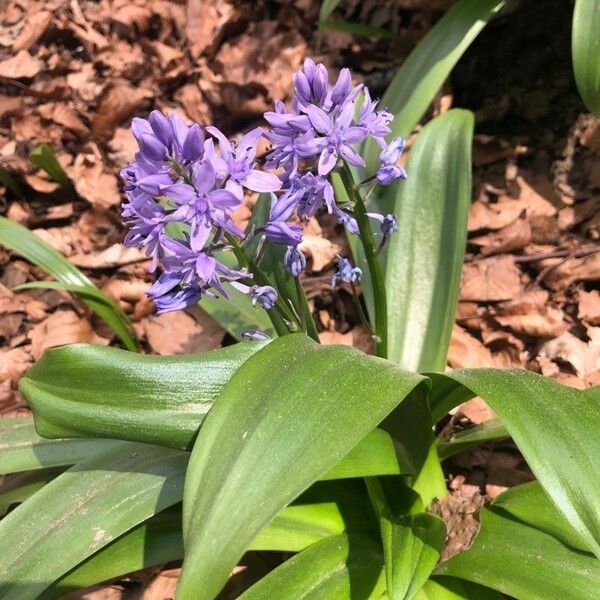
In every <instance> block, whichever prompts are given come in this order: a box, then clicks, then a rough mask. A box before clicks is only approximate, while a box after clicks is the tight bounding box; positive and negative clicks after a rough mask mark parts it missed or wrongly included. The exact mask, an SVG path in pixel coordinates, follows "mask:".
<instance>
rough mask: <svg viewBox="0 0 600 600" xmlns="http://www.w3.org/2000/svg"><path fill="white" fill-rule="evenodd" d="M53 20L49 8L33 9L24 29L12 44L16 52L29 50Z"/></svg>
mask: <svg viewBox="0 0 600 600" xmlns="http://www.w3.org/2000/svg"><path fill="white" fill-rule="evenodd" d="M51 22H52V13H51V12H50V11H47V10H34V11H31V12H30V13H29V14H28V15H27V17H26V19H25V24H24V25H23V29H21V32H20V33H19V35H18V36H17V38H16V39H15V41H14V42H13V45H12V49H13V51H14V52H18V51H19V50H29V48H31V46H33V45H34V44H35V43H36V42H37V41H38V40H39V39H40V38H41V37H42V35H44V33H45V31H46V29H48V26H49V25H50V23H51Z"/></svg>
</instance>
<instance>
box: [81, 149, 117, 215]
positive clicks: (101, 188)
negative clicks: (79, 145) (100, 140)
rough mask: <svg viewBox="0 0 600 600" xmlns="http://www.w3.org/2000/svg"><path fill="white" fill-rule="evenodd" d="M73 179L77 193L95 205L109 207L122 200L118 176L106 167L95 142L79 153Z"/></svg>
mask: <svg viewBox="0 0 600 600" xmlns="http://www.w3.org/2000/svg"><path fill="white" fill-rule="evenodd" d="M72 180H73V182H74V184H75V189H76V190H77V193H78V194H79V195H80V196H81V197H82V198H85V199H86V200H87V201H88V202H89V203H90V204H91V205H92V206H94V207H97V208H109V207H110V206H116V205H118V204H120V202H121V195H120V194H119V186H118V182H117V178H116V176H115V175H114V173H113V172H112V171H110V170H108V169H107V168H106V165H105V164H104V162H103V160H102V156H101V154H100V150H98V146H96V144H94V143H93V142H90V143H89V144H87V145H86V146H85V148H84V152H82V153H81V154H78V155H77V158H76V159H75V164H74V165H73V168H72Z"/></svg>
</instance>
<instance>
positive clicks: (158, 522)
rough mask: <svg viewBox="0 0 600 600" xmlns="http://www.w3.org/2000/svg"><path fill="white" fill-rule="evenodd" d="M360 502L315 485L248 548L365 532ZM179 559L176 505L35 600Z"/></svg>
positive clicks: (351, 493)
mask: <svg viewBox="0 0 600 600" xmlns="http://www.w3.org/2000/svg"><path fill="white" fill-rule="evenodd" d="M362 500H364V495H363V496H362V497H361V495H360V494H358V493H357V491H356V490H355V489H353V488H352V487H351V486H348V485H342V484H339V483H335V484H331V483H327V484H323V483H318V484H316V485H315V486H313V487H312V488H311V489H310V490H308V491H307V492H306V493H305V494H303V495H302V496H301V497H300V498H298V500H297V501H296V502H295V503H294V504H292V505H291V506H288V507H286V508H285V509H284V510H283V511H282V512H281V513H280V514H279V515H277V516H276V517H275V519H274V520H273V521H272V522H271V523H270V524H269V525H268V526H267V527H266V528H265V529H263V530H262V531H261V532H260V533H259V535H258V536H257V537H256V539H255V540H254V541H253V542H252V544H251V546H250V548H251V549H254V550H263V549H267V550H274V549H277V550H282V551H287V552H299V551H301V550H303V549H304V548H306V547H307V546H309V545H310V544H313V543H316V542H318V541H320V540H322V539H325V538H327V537H330V536H332V535H338V534H340V533H343V532H344V531H354V532H361V531H368V529H369V525H370V523H369V520H368V518H367V516H366V515H365V514H362V513H361V512H360V508H361V507H362V506H364V504H362ZM181 558H183V538H182V532H181V506H180V505H177V506H175V507H173V508H171V509H168V510H166V511H163V512H162V513H160V514H158V515H155V516H154V517H152V518H151V519H150V520H149V521H147V522H145V523H143V524H142V525H139V526H138V527H136V528H134V529H132V530H131V531H129V532H128V533H126V534H125V535H123V536H121V537H120V538H118V539H117V540H115V541H114V542H111V543H110V544H108V545H107V546H105V547H104V548H102V549H101V550H100V551H98V552H97V553H96V554H94V555H93V556H91V557H89V558H88V559H87V560H85V561H84V562H82V563H81V564H80V565H79V566H78V567H77V568H76V569H74V570H73V571H71V572H70V573H69V574H67V575H66V576H64V577H63V578H62V579H60V580H59V581H58V582H57V583H56V584H54V585H53V586H51V587H50V588H49V589H48V590H46V592H45V593H43V594H42V595H41V596H40V600H42V599H44V600H48V599H49V598H56V597H57V596H60V595H62V594H65V593H67V592H69V591H72V590H75V589H78V588H85V587H89V586H91V585H94V584H96V583H100V582H102V581H106V580H107V579H112V578H114V577H119V576H122V575H125V574H127V573H131V572H133V571H137V570H140V569H144V568H148V567H152V566H154V565H158V564H164V563H167V562H169V561H172V560H179V559H181Z"/></svg>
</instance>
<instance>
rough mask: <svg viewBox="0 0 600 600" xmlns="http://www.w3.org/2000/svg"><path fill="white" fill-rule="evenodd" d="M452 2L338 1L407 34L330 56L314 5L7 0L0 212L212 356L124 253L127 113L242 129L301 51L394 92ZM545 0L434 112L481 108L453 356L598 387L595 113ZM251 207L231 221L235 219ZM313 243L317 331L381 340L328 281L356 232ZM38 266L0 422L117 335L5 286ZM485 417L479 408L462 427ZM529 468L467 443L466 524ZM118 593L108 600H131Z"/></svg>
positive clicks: (598, 141) (17, 299)
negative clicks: (41, 380) (36, 154)
mask: <svg viewBox="0 0 600 600" xmlns="http://www.w3.org/2000/svg"><path fill="white" fill-rule="evenodd" d="M449 4H451V2H444V1H438V2H434V1H433V0H429V1H427V0H422V1H420V2H419V1H417V0H412V1H410V0H396V1H395V2H390V1H388V2H376V1H375V0H372V1H366V2H361V3H359V2H357V1H355V0H351V1H348V2H345V3H343V4H342V8H340V9H338V11H337V12H336V13H335V14H334V17H335V18H345V19H348V20H352V21H360V22H362V23H366V24H369V25H374V26H377V27H386V28H389V29H391V30H392V31H394V32H397V33H399V34H400V37H399V39H395V40H389V39H369V38H364V37H356V36H350V35H348V34H345V33H339V32H326V33H325V35H324V36H323V40H322V43H321V45H320V47H319V49H318V50H317V36H316V34H315V32H314V27H313V23H314V22H315V21H316V19H317V15H318V8H319V3H318V2H316V1H313V0H296V1H295V2H293V1H286V2H275V1H273V2H266V1H263V2H256V3H255V2H233V1H232V2H225V1H224V0H203V1H202V2H188V3H186V2H184V1H181V2H177V1H173V2H168V1H160V0H154V1H153V0H137V1H136V2H130V1H129V0H127V1H126V0H114V1H112V2H109V1H108V0H101V1H99V2H92V1H82V0H79V1H78V0H72V1H71V2H62V1H60V0H43V1H41V2H31V1H27V0H20V1H16V0H13V1H8V2H5V3H4V9H3V13H2V16H1V22H2V26H3V27H2V30H1V32H0V167H1V168H2V169H4V170H6V171H7V172H9V173H10V174H12V175H13V177H14V178H15V179H16V180H17V182H18V184H19V186H20V187H21V189H22V194H21V195H15V194H14V193H13V192H11V191H10V190H6V189H5V188H3V187H0V213H2V214H5V215H6V216H8V217H9V218H11V219H14V220H16V221H19V222H21V223H23V224H25V225H26V226H28V227H29V228H30V229H33V230H35V232H36V234H38V235H40V236H41V237H42V238H43V239H45V240H46V241H48V242H49V243H50V244H51V245H53V246H54V247H55V248H57V249H58V250H60V251H61V252H62V253H63V254H65V255H66V256H69V257H70V259H71V260H72V261H73V262H74V263H75V264H77V265H78V266H80V267H82V269H83V270H84V271H85V272H86V273H87V274H88V275H89V276H90V277H91V278H92V279H93V280H94V281H95V282H96V283H97V284H98V285H99V286H100V287H101V288H102V289H103V290H104V291H105V292H106V293H107V294H109V295H110V296H112V297H113V298H115V299H116V300H117V301H118V302H119V303H120V304H121V305H122V307H123V308H124V309H125V310H126V311H127V312H128V313H129V314H130V315H131V316H132V319H133V321H134V323H135V326H136V329H137V331H138V334H139V335H140V337H141V339H142V340H143V344H144V347H145V349H146V350H147V351H148V352H154V353H161V354H174V353H182V352H193V351H204V350H208V349H211V348H216V347H219V346H220V345H221V344H222V343H223V342H224V341H227V339H226V334H225V332H224V330H223V329H222V328H221V327H220V326H219V325H218V324H217V323H216V322H214V321H213V320H212V319H211V318H210V317H208V316H207V315H206V314H204V313H202V311H200V310H198V311H193V312H192V313H190V314H186V313H172V314H167V315H163V316H161V317H156V316H154V315H153V307H152V305H151V303H150V302H149V301H148V300H147V299H146V297H145V295H144V292H145V290H146V289H147V288H148V287H149V286H150V284H151V281H152V278H151V276H149V275H148V273H147V261H145V259H144V257H143V256H142V255H141V254H140V253H139V252H137V251H133V250H124V249H123V247H122V246H121V245H120V241H121V239H122V235H123V230H122V227H121V225H120V222H119V204H120V202H121V194H120V191H119V185H118V180H117V173H118V171H119V169H120V168H121V167H122V166H123V165H124V163H125V162H127V161H128V160H129V159H130V158H131V156H132V154H133V152H134V143H133V139H132V137H131V134H130V132H129V129H128V125H129V122H130V119H131V117H132V116H135V115H143V114H146V113H147V112H148V111H149V110H151V109H152V108H154V107H156V108H161V109H167V110H177V111H179V112H180V113H181V114H182V115H183V116H184V117H185V118H187V119H189V120H195V121H200V122H202V123H204V124H206V123H208V122H215V123H216V124H217V125H219V126H220V127H222V128H224V129H225V130H226V131H227V132H228V133H231V134H235V133H236V132H239V131H242V130H244V129H246V128H248V127H250V126H252V125H253V124H255V123H257V122H258V121H259V118H260V114H261V113H262V112H263V111H265V110H267V109H269V108H270V107H271V106H272V103H273V100H274V99H276V98H286V97H289V91H290V87H291V86H290V84H291V75H292V73H293V72H294V71H295V70H296V69H297V68H298V66H299V65H300V64H301V61H302V60H303V58H304V57H305V56H307V55H316V56H317V57H318V58H321V59H323V60H325V61H326V62H328V63H329V65H330V66H332V67H333V68H336V67H340V66H341V65H348V66H351V67H352V68H353V69H354V71H355V73H356V76H357V77H358V78H364V80H365V81H366V82H367V83H368V84H369V85H370V86H371V87H372V88H373V89H374V90H375V91H377V92H379V93H381V91H382V90H383V89H384V88H385V85H386V84H387V82H388V81H389V80H390V78H391V77H392V75H393V73H394V71H395V69H396V67H397V66H398V65H399V64H401V62H402V60H403V59H404V58H405V57H406V55H407V54H408V52H409V51H410V50H411V48H412V47H413V46H414V44H415V43H417V42H418V40H419V39H420V38H421V37H422V36H423V35H424V34H425V33H426V32H427V31H428V29H429V28H430V27H431V25H432V23H434V22H435V20H436V19H437V18H438V17H439V15H440V12H437V11H439V10H441V9H444V8H445V7H447V6H448V5H449ZM531 4H532V3H526V2H515V3H514V4H513V12H509V14H507V15H505V16H502V17H500V18H498V19H497V20H496V21H495V22H493V23H491V24H490V25H489V26H488V27H487V28H486V30H485V31H484V33H483V34H482V35H481V36H480V37H479V38H478V40H477V41H476V42H475V43H474V44H473V46H472V47H471V48H470V49H469V51H468V52H467V53H466V55H465V56H464V57H463V59H462V60H461V62H460V64H459V65H458V67H457V68H456V69H455V71H454V73H453V75H452V77H451V79H450V81H448V82H447V83H446V85H445V87H444V89H443V91H442V93H441V94H440V96H439V97H438V99H437V100H436V103H435V106H434V107H433V110H435V111H436V112H440V111H443V110H447V109H448V108H449V107H451V106H461V107H466V108H470V109H471V110H473V111H474V112H475V114H476V118H477V125H476V138H475V146H474V155H473V160H474V191H473V205H472V209H471V215H470V220H469V245H468V249H467V256H466V260H465V266H464V273H463V282H462V289H461V302H460V305H459V309H458V314H457V319H456V327H455V331H454V335H453V338H452V346H451V351H450V355H449V364H450V366H451V367H463V366H464V367H478V366H496V367H524V368H527V369H530V370H534V371H536V372H540V373H543V374H544V375H547V376H551V377H555V378H557V379H558V380H560V381H561V382H563V383H566V384H568V385H573V386H576V387H581V388H583V387H587V386H590V385H596V384H599V383H600V286H599V285H598V282H599V280H600V253H598V250H599V249H600V245H599V242H598V238H599V237H600V212H599V211H598V207H599V200H600V123H599V121H598V119H595V118H593V117H591V116H590V115H588V114H587V112H586V110H585V108H584V106H583V105H582V103H581V101H580V100H579V97H578V95H577V93H576V90H575V87H574V83H573V79H572V73H571V65H570V54H569V52H570V16H571V11H572V6H571V3H569V2H549V3H545V7H544V11H543V14H542V15H540V11H539V10H536V8H535V7H534V6H531ZM42 142H46V143H48V144H49V145H50V146H52V148H54V149H55V151H56V153H57V156H58V158H59V160H60V161H61V163H62V164H63V166H64V168H65V170H66V171H67V173H68V174H69V176H70V177H71V178H72V179H73V181H74V182H75V189H73V190H69V189H63V188H60V187H59V186H58V185H57V184H55V183H54V182H52V181H49V180H48V178H47V177H46V176H45V175H44V173H43V172H41V171H38V170H36V168H35V167H34V166H33V165H32V164H31V162H30V161H29V160H28V158H27V157H28V153H29V151H30V150H31V149H32V148H33V147H35V146H36V145H38V144H40V143H42ZM253 200H254V199H253V198H250V197H249V198H248V199H247V203H248V206H250V205H251V204H252V202H253ZM248 206H245V207H243V208H242V209H240V211H239V213H238V214H237V218H238V220H239V221H240V222H243V221H244V220H246V219H247V218H248V215H249V208H248ZM308 233H309V235H307V242H306V244H305V247H304V250H305V252H306V254H307V256H308V258H309V270H308V273H307V277H306V280H305V284H306V287H307V290H308V293H309V297H310V299H311V302H312V303H313V305H314V308H315V313H316V314H317V316H318V318H319V321H320V327H321V329H322V331H323V333H322V338H323V341H324V342H326V343H346V344H355V345H359V346H360V347H362V348H368V346H369V341H368V339H367V337H366V336H365V333H364V331H363V330H362V329H361V328H360V327H358V326H357V323H358V319H357V318H356V315H355V314H354V311H353V308H352V303H351V302H350V299H349V296H348V294H347V293H346V292H345V291H344V290H343V289H342V290H341V291H334V290H332V289H331V286H330V285H329V282H330V278H331V271H332V259H333V255H334V253H335V251H336V250H338V249H339V248H340V247H342V249H343V247H344V243H345V242H344V239H343V235H342V234H341V232H340V231H339V230H338V229H337V228H336V227H335V225H334V224H332V223H331V222H330V221H329V220H328V219H327V218H321V219H319V221H317V220H313V221H312V222H311V223H310V225H309V231H308ZM42 278H45V275H44V274H43V273H42V272H41V271H40V270H38V269H36V268H35V267H32V266H31V265H29V264H27V263H26V262H24V261H22V260H20V259H19V258H18V257H16V256H12V255H10V253H8V252H6V251H4V250H2V249H0V284H1V285H0V413H2V414H14V413H15V412H18V411H23V410H25V409H24V408H23V405H22V400H21V398H20V396H19V394H18V392H17V391H16V382H17V381H18V379H19V378H20V377H21V376H22V374H23V373H24V371H25V370H26V369H27V368H28V367H29V366H30V365H31V364H32V363H33V361H34V360H36V359H37V358H39V356H40V355H41V354H42V353H43V351H44V350H45V349H46V348H48V347H50V346H53V345H59V344H65V343H71V342H76V341H93V342H99V343H104V344H111V343H114V338H113V336H112V333H111V332H110V331H109V330H107V328H106V327H104V326H103V325H102V323H100V322H98V321H97V320H96V319H95V318H94V317H93V316H92V315H91V314H90V313H89V312H88V311H87V310H86V309H85V307H84V306H83V305H82V304H81V303H80V302H78V301H77V300H76V299H73V298H72V297H71V296H69V295H68V294H63V293H60V292H56V291H33V290H32V291H28V292H27V293H25V292H23V293H19V294H15V293H13V292H11V291H10V290H11V288H12V287H14V286H15V285H17V284H19V283H23V282H25V281H31V280H36V279H42ZM165 332H168V335H165ZM490 416H491V413H490V411H489V409H488V408H487V407H486V406H485V405H483V404H482V403H481V402H480V401H478V400H475V401H472V402H470V403H468V404H467V405H465V406H463V407H461V409H460V412H459V413H458V414H457V415H455V417H454V419H453V421H452V424H451V427H452V428H455V427H462V426H464V425H466V424H469V423H471V422H474V423H478V422H482V421H484V420H486V419H488V418H490ZM529 477H530V475H529V473H528V471H527V468H526V466H525V465H524V464H523V461H522V459H521V457H520V455H519V454H518V452H517V451H516V450H515V449H514V446H512V445H511V444H510V443H501V444H496V445H495V446H487V447H484V448H479V449H477V450H474V451H473V452H470V453H464V454H462V455H459V456H457V457H456V458H454V459H453V460H452V461H451V462H450V464H449V465H448V479H449V484H450V487H451V488H452V489H454V490H456V491H457V494H458V495H456V494H455V495H454V496H453V498H455V500H454V501H453V502H454V504H455V505H456V504H458V505H461V502H462V500H461V498H462V497H465V498H467V500H465V502H466V504H465V506H467V505H468V507H470V508H465V509H464V510H463V509H461V508H458V509H456V508H455V509H452V510H453V514H454V515H456V514H459V515H460V514H467V513H469V512H472V510H471V508H472V507H473V506H474V505H477V504H478V503H480V502H481V498H480V494H486V493H487V494H488V495H490V496H493V495H495V494H497V493H498V492H499V491H501V490H502V489H504V487H505V486H509V485H515V484H517V483H520V482H522V481H524V480H527V479H528V478H529ZM461 495H462V496H461ZM456 498H458V500H456ZM461 511H462V513H461ZM461 523H462V522H461ZM460 527H462V528H463V529H465V528H466V529H468V527H466V526H465V525H464V524H461V525H460ZM460 527H459V528H460ZM256 560H258V561H259V562H260V558H257V559H256ZM265 568H266V567H265ZM257 570H258V571H260V568H257V567H256V565H255V566H254V571H255V572H256V571H257ZM136 581H137V582H138V583H134V584H132V586H133V587H132V590H133V591H131V593H130V594H129V595H128V596H127V597H134V596H135V597H144V598H163V597H169V594H171V593H172V592H169V591H168V588H169V585H172V584H174V577H173V576H172V574H169V572H166V573H163V575H161V576H160V577H159V578H158V579H156V578H154V576H153V575H152V576H150V575H147V576H144V578H142V579H141V580H140V579H139V578H138V579H137V580H136ZM140 581H143V582H144V583H143V585H142V586H141V587H140V585H139V582H140ZM147 586H150V587H147ZM153 586H154V587H153ZM161 586H162V587H161ZM125 588H127V585H126V586H125ZM123 589H124V588H123V586H118V587H116V588H110V589H108V590H104V591H103V592H102V594H104V595H103V596H102V597H104V598H112V597H115V598H116V597H122V595H123ZM140 590H146V591H145V592H142V591H140ZM152 590H155V591H152ZM157 590H158V591H157ZM111 594H113V595H111ZM131 594H133V596H132V595H131Z"/></svg>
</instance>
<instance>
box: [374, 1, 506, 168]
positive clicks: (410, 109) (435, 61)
mask: <svg viewBox="0 0 600 600" xmlns="http://www.w3.org/2000/svg"><path fill="white" fill-rule="evenodd" d="M503 5H504V0H459V1H458V2H457V3H456V4H455V5H454V6H453V7H452V8H451V9H450V10H449V11H448V12H447V13H446V14H445V15H444V16H443V17H442V18H441V19H440V20H439V21H438V22H437V23H436V24H435V25H434V26H433V27H432V28H431V30H430V31H429V33H428V34H427V35H426V36H425V37H424V38H423V39H422V40H421V42H419V44H418V46H417V47H416V48H415V49H414V50H413V51H412V52H411V53H410V55H409V56H408V58H407V59H406V60H405V61H404V63H403V64H402V66H401V67H400V68H399V69H398V71H397V73H396V75H395V76H394V79H392V81H391V83H390V85H389V86H388V88H387V90H386V92H385V94H384V95H383V98H382V99H381V105H382V106H385V107H386V108H387V109H389V110H390V111H391V112H392V113H393V114H394V120H393V122H392V124H391V127H392V135H393V136H398V135H401V136H404V137H406V136H408V134H409V133H410V132H411V131H412V130H413V129H414V127H415V125H416V124H417V123H418V122H419V121H420V119H421V117H422V116H423V115H424V114H425V111H426V110H427V108H428V107H429V105H430V104H431V103H432V102H433V100H434V98H435V95H436V94H437V93H438V91H439V90H440V88H441V87H442V84H443V83H444V81H445V80H446V78H447V77H448V75H450V72H451V71H452V69H453V68H454V65H455V64H456V63H457V62H458V59H459V58H460V57H461V56H462V55H463V53H464V52H465V50H466V49H467V48H468V47H469V46H470V45H471V43H472V42H473V40H474V39H475V38H476V37H477V35H478V34H479V32H480V31H481V30H482V29H483V28H484V27H485V25H486V23H487V22H488V21H489V20H490V19H491V18H492V17H493V16H494V15H496V14H497V13H498V11H499V10H500V9H501V8H502V6H503ZM379 151H380V149H379V147H378V146H377V144H376V143H375V142H373V141H372V140H369V141H368V143H367V144H366V146H365V152H366V160H367V165H368V168H369V170H370V171H374V170H375V165H376V163H377V158H378V156H379ZM409 174H410V171H409ZM409 176H410V175H409Z"/></svg>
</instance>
